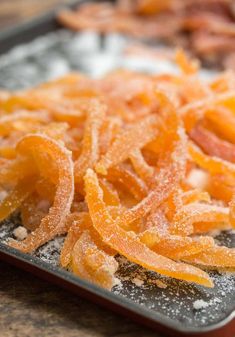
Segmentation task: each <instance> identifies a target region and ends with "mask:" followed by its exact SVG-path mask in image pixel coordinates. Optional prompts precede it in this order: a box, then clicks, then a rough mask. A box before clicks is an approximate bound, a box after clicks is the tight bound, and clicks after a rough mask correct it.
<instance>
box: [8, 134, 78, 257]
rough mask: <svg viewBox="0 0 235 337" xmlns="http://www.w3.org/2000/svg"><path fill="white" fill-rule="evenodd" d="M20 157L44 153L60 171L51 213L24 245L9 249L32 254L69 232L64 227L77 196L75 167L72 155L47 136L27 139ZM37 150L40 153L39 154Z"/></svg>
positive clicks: (19, 145)
mask: <svg viewBox="0 0 235 337" xmlns="http://www.w3.org/2000/svg"><path fill="white" fill-rule="evenodd" d="M17 150H18V152H19V153H21V154H22V155H23V154H26V155H32V153H33V155H34V156H35V159H36V158H37V154H38V153H40V152H41V151H43V152H46V153H47V154H48V155H49V156H50V158H53V161H54V163H55V164H56V166H57V169H58V186H57V190H56V193H55V198H54V202H53V205H52V207H51V208H50V209H49V213H48V215H47V216H45V217H44V218H43V219H42V221H41V223H40V225H39V227H38V228H36V229H35V231H33V232H32V233H31V234H29V235H28V236H27V238H26V239H25V240H23V241H21V242H16V241H11V242H10V243H9V245H10V246H11V247H14V248H17V249H19V250H21V251H23V252H31V251H33V250H35V249H37V248H38V247H39V246H41V245H42V244H43V243H45V242H47V241H48V240H51V239H52V238H53V237H55V236H56V235H58V234H61V233H63V232H64V231H65V228H64V223H65V220H66V217H67V215H68V214H69V212H70V207H71V204H72V200H73V194H74V177H73V165H72V160H71V155H70V153H69V152H68V151H67V150H66V149H64V148H63V147H62V146H61V145H60V144H59V143H57V142H56V141H54V140H52V139H50V138H48V137H46V136H43V135H36V134H35V135H27V136H25V137H24V138H23V139H22V140H21V141H20V142H19V143H18V145H17ZM35 150H37V152H35Z"/></svg>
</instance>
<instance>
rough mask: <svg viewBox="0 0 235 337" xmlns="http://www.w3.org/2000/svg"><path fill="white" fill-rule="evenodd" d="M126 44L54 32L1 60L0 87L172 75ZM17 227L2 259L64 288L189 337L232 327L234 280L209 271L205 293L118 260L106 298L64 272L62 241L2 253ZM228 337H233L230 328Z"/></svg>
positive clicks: (3, 231) (5, 234) (4, 229)
mask: <svg viewBox="0 0 235 337" xmlns="http://www.w3.org/2000/svg"><path fill="white" fill-rule="evenodd" d="M127 43H128V40H127V39H125V38H123V37H122V36H119V35H110V36H107V37H101V36H99V35H97V34H96V33H93V32H87V33H80V34H75V33H71V32H69V31H67V30H62V29H61V30H56V31H54V32H52V33H48V34H46V35H45V36H43V37H39V38H36V39H35V40H34V41H32V42H30V43H27V44H22V45H21V46H19V47H16V48H14V49H13V50H11V51H9V52H8V53H7V54H4V55H2V56H0V87H1V88H6V89H11V90H17V89H22V88H27V87H30V86H33V85H36V84H38V83H40V82H43V81H46V80H48V79H52V78H56V77H58V76H61V75H63V74H65V73H67V72H69V71H71V70H79V71H82V72H84V73H86V74H89V75H90V76H93V77H97V76H101V75H102V74H104V73H107V72H109V71H110V70H112V69H115V68H121V67H127V68H132V69H134V70H140V71H145V72H159V71H166V70H168V71H175V69H174V67H173V66H172V65H171V64H170V63H167V62H166V63H162V64H161V66H159V64H156V63H154V62H150V61H149V60H148V61H145V60H142V59H140V58H136V57H134V58H133V57H127V56H124V54H123V50H124V48H125V46H126V45H127ZM19 224H20V217H19V215H18V216H17V215H15V216H13V217H12V218H11V219H10V220H7V221H5V222H4V223H3V224H2V226H1V227H0V253H1V252H2V253H3V255H4V256H6V255H7V254H9V255H11V256H14V258H15V257H17V256H19V258H20V259H21V260H24V262H26V263H27V261H28V263H30V264H33V265H36V266H37V265H38V268H39V269H40V268H44V269H45V270H47V269H48V272H49V273H50V272H51V273H52V272H53V273H55V274H57V276H58V277H61V279H62V278H63V277H64V278H65V279H66V280H67V282H71V283H73V284H77V286H80V287H86V288H88V291H91V292H96V294H98V296H101V297H102V298H106V299H108V301H110V302H113V303H118V305H119V306H123V307H124V306H126V308H129V309H130V311H133V312H135V313H137V314H138V315H140V316H141V315H142V316H143V317H145V318H147V319H149V320H152V321H155V322H157V323H159V322H160V324H163V325H165V326H168V327H169V328H170V329H175V330H177V331H181V332H185V333H187V336H189V333H193V332H197V333H205V332H206V331H212V330H213V329H216V328H218V327H220V326H223V325H225V323H228V322H230V324H231V321H232V319H233V318H234V311H235V276H234V274H232V273H230V272H228V271H227V272H215V271H210V275H211V277H212V279H213V280H214V283H215V288H214V289H205V288H203V287H201V286H196V285H191V284H186V283H184V282H180V281H176V280H172V279H169V278H164V277H161V276H159V275H157V274H156V273H153V272H147V271H145V270H143V269H142V268H140V267H138V266H137V265H134V264H131V263H129V262H128V261H127V260H125V259H124V258H123V257H120V256H119V257H117V259H119V264H120V268H119V271H118V275H117V276H118V278H119V279H120V284H119V285H117V286H115V287H114V288H113V290H112V295H110V294H109V292H107V291H104V290H99V288H97V287H94V286H92V285H90V284H89V283H87V282H84V281H81V280H80V279H79V278H77V277H74V276H72V274H71V273H70V272H67V271H63V270H62V268H61V267H60V266H59V264H58V257H59V252H60V248H61V245H62V243H63V237H59V238H56V239H55V240H53V241H51V242H49V243H47V244H46V245H44V246H43V247H41V248H40V249H38V250H37V252H36V253H35V254H34V255H33V257H31V256H25V255H24V254H19V253H18V252H16V251H14V250H13V249H9V248H6V245H5V244H4V242H5V240H6V239H8V238H9V237H12V236H13V234H12V232H13V230H14V228H15V227H16V226H18V225H19ZM216 239H217V240H218V242H221V243H222V244H225V245H227V246H229V247H235V233H234V232H230V233H221V234H220V235H219V236H218V237H216ZM1 256H2V255H1V254H0V257H1ZM84 284H85V285H86V286H84ZM94 289H95V290H94ZM128 306H129V307H128ZM208 336H209V335H208ZM211 336H212V335H211ZM214 336H218V337H219V336H220V335H219V334H218V335H214ZM221 336H222V335H221ZM223 336H225V335H223ZM226 336H231V337H234V336H235V325H234V324H233V325H232V326H231V331H229V334H228V335H226Z"/></svg>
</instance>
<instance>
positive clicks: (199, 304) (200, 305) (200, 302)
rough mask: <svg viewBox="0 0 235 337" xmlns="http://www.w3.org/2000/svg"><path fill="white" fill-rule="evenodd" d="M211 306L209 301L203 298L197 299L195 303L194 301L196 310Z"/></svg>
mask: <svg viewBox="0 0 235 337" xmlns="http://www.w3.org/2000/svg"><path fill="white" fill-rule="evenodd" d="M208 306H209V303H208V302H205V301H203V300H196V301H195V302H194V303H193V308H194V309H195V310H200V309H204V308H207V307H208Z"/></svg>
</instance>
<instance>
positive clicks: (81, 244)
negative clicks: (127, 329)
mask: <svg viewBox="0 0 235 337" xmlns="http://www.w3.org/2000/svg"><path fill="white" fill-rule="evenodd" d="M176 61H177V62H178V64H179V67H180V70H181V74H180V75H171V74H167V75H166V76H163V75H146V74H141V73H136V72H131V71H123V70H120V71H115V72H113V73H111V74H108V75H106V76H105V77H103V78H102V79H89V78H87V77H86V76H84V75H81V74H70V75H67V76H65V77H63V78H61V79H58V80H54V81H51V82H49V83H46V84H43V85H40V86H38V87H36V88H33V89H30V90H26V91H23V92H17V93H10V92H8V93H5V94H4V95H2V96H1V100H0V192H1V194H0V195H1V201H0V220H1V221H2V220H4V219H6V218H8V217H9V216H11V214H12V213H13V212H19V214H20V215H21V220H22V225H23V226H25V228H26V229H27V231H28V235H27V237H26V238H25V239H24V240H22V241H16V240H14V239H13V238H9V240H8V244H9V245H10V246H11V247H14V248H16V249H19V250H20V251H22V252H25V253H31V252H33V251H35V250H36V249H38V248H39V247H40V246H41V245H43V244H45V243H47V242H48V241H49V240H52V239H54V238H55V237H56V236H58V235H64V236H65V240H64V243H63V247H62V249H61V255H60V263H61V266H62V267H63V268H67V269H69V270H71V271H73V272H74V273H75V274H76V275H78V276H80V277H82V278H85V279H87V280H89V281H90V282H93V283H96V284H98V285H100V286H102V287H105V288H109V289H111V288H112V287H113V286H114V285H115V284H117V282H118V280H117V277H116V274H115V273H116V271H117V269H118V260H117V259H116V258H115V257H116V255H118V254H120V255H123V256H125V257H126V258H127V259H128V260H129V261H131V262H134V263H137V264H139V265H140V266H142V267H144V268H146V269H148V270H151V271H154V272H157V273H160V274H162V275H165V276H167V277H173V278H176V279H180V280H184V281H186V282H194V283H196V284H200V285H203V286H205V287H213V282H212V280H211V278H210V276H209V274H208V273H207V272H206V271H204V270H202V269H201V268H202V267H203V266H206V267H207V268H208V267H210V268H223V267H229V268H234V267H235V255H234V248H227V247H222V246H217V244H216V241H215V240H214V239H213V237H212V234H211V231H213V230H215V229H216V230H231V229H232V228H234V227H235V182H234V176H235V164H234V162H235V137H233V135H234V130H233V128H232V127H231V125H232V123H233V121H234V111H235V100H234V92H235V84H234V83H235V81H234V78H233V76H227V75H223V74H222V75H221V74H220V75H219V76H218V78H216V79H212V80H211V81H208V80H206V81H204V80H202V79H201V78H200V76H199V73H198V72H199V70H198V64H197V63H195V61H190V60H189V59H188V58H187V57H186V56H185V55H184V53H183V51H182V50H181V51H179V52H178V54H177V57H176ZM193 83H197V85H198V87H197V88H193V85H192V84H193ZM213 111H214V112H215V114H214V115H213ZM215 116H217V117H218V118H219V120H221V121H222V122H223V123H222V124H221V123H219V122H218V120H217V119H216V118H217V117H216V118H215Z"/></svg>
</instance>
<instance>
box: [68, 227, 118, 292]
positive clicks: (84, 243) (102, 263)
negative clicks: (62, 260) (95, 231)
mask: <svg viewBox="0 0 235 337" xmlns="http://www.w3.org/2000/svg"><path fill="white" fill-rule="evenodd" d="M71 255H72V261H71V266H72V270H73V272H74V273H75V274H76V275H78V276H80V277H82V278H85V279H87V280H88V281H90V282H92V283H95V284H98V285H99V286H101V287H104V288H107V289H112V287H113V286H114V285H115V284H117V283H118V280H117V279H116V277H115V276H114V274H115V272H116V271H117V269H118V263H117V261H116V260H115V259H114V257H113V256H110V255H109V254H107V253H106V252H104V251H103V250H102V249H101V248H100V247H98V246H97V245H96V243H95V242H94V241H93V238H92V235H91V233H90V232H89V230H86V231H84V232H83V233H82V235H81V236H80V238H79V239H78V240H77V242H76V243H75V245H74V247H73V251H72V254H71Z"/></svg>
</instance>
